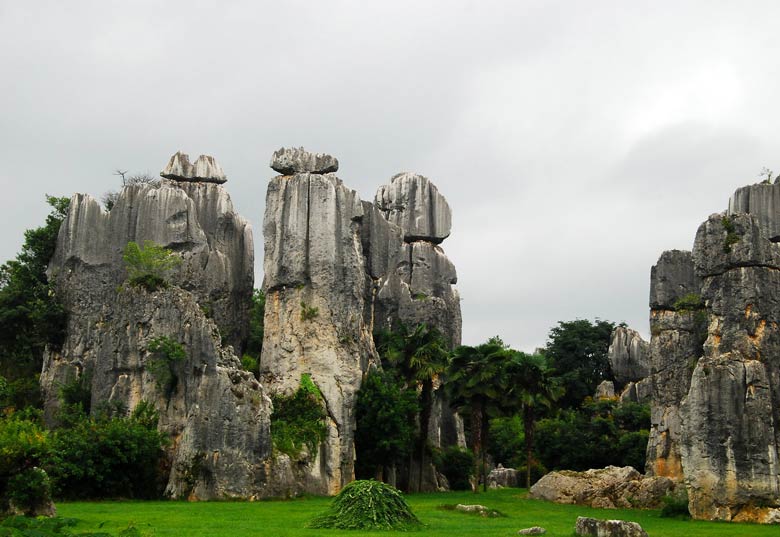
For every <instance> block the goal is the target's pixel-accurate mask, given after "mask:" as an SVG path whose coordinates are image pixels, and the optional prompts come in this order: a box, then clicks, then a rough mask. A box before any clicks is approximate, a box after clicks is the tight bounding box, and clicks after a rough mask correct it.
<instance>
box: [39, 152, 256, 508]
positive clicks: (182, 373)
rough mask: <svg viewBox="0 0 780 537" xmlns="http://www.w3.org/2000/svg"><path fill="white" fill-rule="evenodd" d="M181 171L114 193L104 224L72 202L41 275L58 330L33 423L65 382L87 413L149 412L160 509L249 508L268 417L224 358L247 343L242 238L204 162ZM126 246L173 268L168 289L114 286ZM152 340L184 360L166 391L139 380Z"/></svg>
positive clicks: (246, 261)
mask: <svg viewBox="0 0 780 537" xmlns="http://www.w3.org/2000/svg"><path fill="white" fill-rule="evenodd" d="M188 163H189V160H188V158H187V157H186V155H181V154H178V153H177V155H174V157H173V158H172V159H171V163H170V164H169V166H168V167H167V168H166V170H165V171H164V172H163V174H164V175H167V176H168V177H171V179H169V180H163V181H161V182H160V183H159V184H141V185H132V186H126V187H124V188H123V189H122V192H121V193H120V195H119V197H118V199H117V201H116V203H115V204H114V206H113V207H112V209H111V211H109V212H107V211H105V210H104V209H103V208H101V206H100V205H99V204H98V202H97V201H96V200H95V199H93V198H91V197H90V196H88V195H82V194H76V195H74V196H73V198H72V199H71V203H70V209H69V213H68V216H67V218H66V219H65V221H64V222H63V224H62V226H61V228H60V233H59V237H58V240H57V248H56V252H55V255H54V257H53V259H52V261H51V263H50V265H49V275H50V279H51V280H52V281H54V283H55V285H56V287H57V290H58V295H59V296H60V297H61V299H62V302H63V305H64V307H65V309H66V311H67V313H68V327H67V337H66V340H65V343H64V345H63V347H62V349H61V351H59V352H56V353H50V354H49V355H48V356H47V357H46V359H45V363H44V368H43V372H42V374H41V384H42V388H43V392H44V397H45V404H46V415H47V417H48V419H49V420H52V419H54V417H55V414H56V410H57V408H58V406H59V398H58V397H59V391H60V387H61V386H63V385H65V384H68V383H70V382H73V381H80V382H82V383H83V384H85V385H86V387H87V388H89V389H90V391H91V400H92V403H91V406H92V408H93V409H95V408H98V407H100V406H101V405H103V404H105V403H109V404H112V405H114V406H120V407H123V408H125V409H127V410H128V411H131V410H132V409H133V408H134V407H135V406H136V405H137V404H138V403H139V402H140V401H142V400H145V401H148V402H150V403H152V404H153V405H154V406H155V408H156V409H157V410H158V412H159V414H160V424H159V427H160V429H161V430H162V431H164V432H166V433H167V434H168V435H169V436H170V438H171V445H170V452H171V453H170V456H171V459H172V463H173V464H172V469H171V472H170V475H169V479H168V485H167V489H166V492H167V493H168V494H169V495H171V496H174V497H193V498H222V497H229V496H238V497H247V496H251V495H253V494H262V482H263V479H262V478H261V477H260V476H263V475H264V473H265V472H266V470H267V468H266V466H267V463H266V461H265V459H266V458H267V457H268V455H269V453H270V444H269V417H270V412H271V409H270V400H269V399H268V397H266V395H265V393H264V391H263V389H262V387H261V386H260V384H259V383H258V382H257V381H256V380H255V379H254V377H253V376H252V375H251V374H250V373H248V372H246V371H243V370H242V368H241V363H240V361H239V359H238V357H237V355H236V353H235V352H234V349H237V350H240V349H241V347H242V346H243V341H244V339H245V338H246V334H247V327H248V310H249V305H250V303H251V302H250V301H251V293H252V286H253V256H254V254H253V243H252V229H251V226H249V224H248V223H247V222H246V220H244V219H243V218H242V217H241V216H239V215H238V214H236V213H235V212H234V211H233V207H232V204H231V201H230V197H229V196H228V194H227V192H226V191H225V190H224V188H223V187H222V186H220V185H219V184H218V183H219V182H224V174H223V173H222V172H221V168H219V165H218V164H216V162H215V161H214V160H213V158H211V157H203V156H201V157H200V158H199V159H198V163H200V164H199V166H195V167H194V168H193V167H192V166H190V168H188V167H187V166H188ZM174 168H175V169H174ZM195 168H197V169H198V171H197V172H196V173H195V175H192V173H193V172H192V169H195ZM177 173H184V174H187V173H190V176H189V177H184V176H182V177H180V176H178V175H177ZM196 176H197V177H200V176H205V177H203V179H204V180H205V181H206V182H203V181H201V180H200V179H198V178H197V177H196ZM130 241H134V242H138V243H143V242H144V241H154V242H155V243H157V244H160V245H162V246H164V247H166V248H169V249H171V250H172V251H173V252H175V254H176V255H178V256H179V257H180V258H181V259H182V263H181V265H180V266H179V267H178V269H176V270H175V271H174V272H173V273H172V274H171V276H170V283H171V286H170V287H168V288H165V289H159V290H157V291H153V292H150V291H146V290H143V289H141V288H137V287H133V286H131V285H129V284H128V283H127V282H126V277H127V276H126V271H125V265H124V262H123V260H122V252H123V250H124V248H125V246H126V245H127V243H128V242H130ZM163 337H164V338H169V339H171V340H173V341H175V342H176V343H179V344H180V345H181V346H182V347H183V350H184V351H185V354H186V358H185V359H184V360H183V361H182V362H180V363H175V364H174V363H171V364H170V373H171V377H172V379H174V380H173V382H171V383H167V384H166V385H165V386H162V385H161V383H160V382H159V379H158V378H156V377H155V374H154V372H153V371H152V370H151V369H150V367H149V366H150V363H151V362H152V361H153V360H154V359H155V358H156V356H155V353H154V352H152V351H151V350H150V345H151V344H152V343H153V341H155V340H159V338H163ZM231 345H232V346H231Z"/></svg>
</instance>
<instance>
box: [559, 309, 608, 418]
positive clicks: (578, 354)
mask: <svg viewBox="0 0 780 537" xmlns="http://www.w3.org/2000/svg"><path fill="white" fill-rule="evenodd" d="M614 328H615V323H611V322H609V321H601V320H599V319H596V321H595V322H593V323H591V322H590V321H588V320H587V319H577V320H575V321H560V322H559V323H558V326H556V327H554V328H553V329H552V330H550V335H549V339H548V341H547V347H546V348H545V350H544V354H545V356H547V358H549V359H550V364H551V365H552V367H553V368H555V370H556V372H557V373H558V375H560V377H561V379H562V382H563V386H564V388H565V395H564V396H563V397H562V399H561V400H560V401H559V404H560V405H561V406H562V407H564V408H572V407H577V406H579V405H580V403H581V402H582V401H583V400H584V399H585V398H586V397H589V396H591V395H593V394H594V393H595V391H596V387H597V386H598V385H599V383H601V381H603V380H610V379H612V370H611V368H610V365H609V359H608V358H607V350H608V349H609V342H610V338H611V336H612V330H614Z"/></svg>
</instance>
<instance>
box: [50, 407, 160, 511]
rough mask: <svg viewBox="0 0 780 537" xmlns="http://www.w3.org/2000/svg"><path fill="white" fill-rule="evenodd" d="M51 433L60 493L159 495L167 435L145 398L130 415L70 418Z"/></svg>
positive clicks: (77, 495)
mask: <svg viewBox="0 0 780 537" xmlns="http://www.w3.org/2000/svg"><path fill="white" fill-rule="evenodd" d="M70 421H71V423H70V426H69V427H67V428H63V429H58V430H56V431H54V433H53V439H52V446H51V451H52V453H51V456H50V457H49V459H48V460H47V461H46V467H47V468H48V470H49V475H50V476H51V478H52V480H53V482H54V493H55V496H56V497H60V498H64V499H97V498H155V497H158V496H159V494H160V483H159V480H158V473H157V472H158V469H159V465H160V462H161V461H162V456H163V451H162V446H163V444H164V441H165V437H164V436H163V434H162V433H160V432H158V431H157V430H156V424H157V414H156V411H154V409H153V408H152V407H151V406H150V405H149V404H148V403H141V404H139V405H138V406H137V407H136V409H135V410H134V412H133V414H132V415H131V417H130V418H118V417H113V418H110V417H107V416H97V417H87V416H85V415H83V414H82V415H81V417H80V419H78V420H70Z"/></svg>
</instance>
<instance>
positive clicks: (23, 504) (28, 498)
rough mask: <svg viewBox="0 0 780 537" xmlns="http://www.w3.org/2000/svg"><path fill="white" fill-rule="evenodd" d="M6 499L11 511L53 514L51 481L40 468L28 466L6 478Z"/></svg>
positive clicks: (42, 514)
mask: <svg viewBox="0 0 780 537" xmlns="http://www.w3.org/2000/svg"><path fill="white" fill-rule="evenodd" d="M7 496H8V501H9V507H10V511H11V512H12V513H16V514H20V515H25V516H54V515H55V514H56V513H57V511H56V509H55V508H54V504H53V503H52V501H51V482H50V480H49V476H48V475H47V474H46V471H45V470H43V469H42V468H36V467H33V468H28V469H26V470H24V471H23V472H21V473H18V474H16V475H15V476H13V477H12V478H10V479H9V480H8V492H7Z"/></svg>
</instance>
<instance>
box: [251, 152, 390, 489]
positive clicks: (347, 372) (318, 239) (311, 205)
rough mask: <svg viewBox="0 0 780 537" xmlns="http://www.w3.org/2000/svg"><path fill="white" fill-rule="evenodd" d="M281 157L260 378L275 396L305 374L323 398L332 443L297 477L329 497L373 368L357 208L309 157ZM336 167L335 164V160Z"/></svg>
mask: <svg viewBox="0 0 780 537" xmlns="http://www.w3.org/2000/svg"><path fill="white" fill-rule="evenodd" d="M296 151H298V153H297V154H295V153H293V152H292V151H289V152H285V151H280V152H277V153H276V154H274V160H273V161H272V166H273V167H275V168H276V167H277V166H276V165H275V163H276V162H277V161H281V160H283V161H285V163H286V165H285V166H284V167H282V166H279V168H280V169H282V170H284V171H292V172H294V174H293V175H280V176H277V177H274V178H273V179H271V181H270V183H269V185H268V193H267V196H266V212H265V219H264V220H263V234H264V237H265V258H264V261H263V268H264V271H265V280H264V282H263V289H264V290H265V293H266V306H265V335H264V340H263V355H262V359H261V364H260V365H261V371H262V375H263V383H264V385H265V386H266V387H267V388H268V389H269V390H270V391H271V392H273V393H287V394H290V393H292V392H294V391H295V390H296V389H297V388H298V386H299V383H300V381H301V375H303V374H308V375H310V376H311V379H312V380H313V381H314V383H315V384H316V385H317V386H318V387H319V389H320V391H321V392H322V395H323V398H324V401H325V406H326V410H327V414H328V430H329V433H328V438H327V440H326V442H324V443H323V445H322V446H321V447H320V449H319V451H318V453H316V454H313V455H314V456H315V461H313V463H312V464H310V466H309V469H310V471H309V472H308V473H306V474H305V475H304V476H302V479H303V480H304V481H305V484H304V488H305V490H307V491H308V492H318V493H322V494H335V493H337V492H338V491H339V490H340V488H341V487H343V486H344V485H346V484H347V483H349V482H350V481H351V480H352V479H354V459H355V452H354V429H355V416H354V407H355V398H356V394H357V391H358V390H359V389H360V384H361V380H362V377H363V374H364V373H365V372H366V371H367V369H368V367H369V365H371V364H375V363H376V362H377V355H376V350H375V349H374V343H373V338H372V334H371V327H370V324H368V323H367V322H366V315H365V312H364V309H365V307H366V304H365V296H366V277H365V272H364V260H363V251H362V245H361V240H360V239H361V230H360V223H361V220H362V218H363V204H362V203H361V201H360V198H359V197H358V195H357V193H356V192H355V191H354V190H350V189H348V188H347V187H345V186H344V185H343V184H342V182H341V180H340V179H339V178H338V177H336V176H335V175H334V174H333V173H320V172H324V171H325V170H326V169H332V168H334V167H336V166H330V167H326V168H319V167H318V166H311V165H309V164H312V163H316V162H317V161H318V160H322V159H317V158H314V156H311V158H309V155H307V154H306V153H301V152H300V151H301V150H296ZM334 160H335V159H334Z"/></svg>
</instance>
